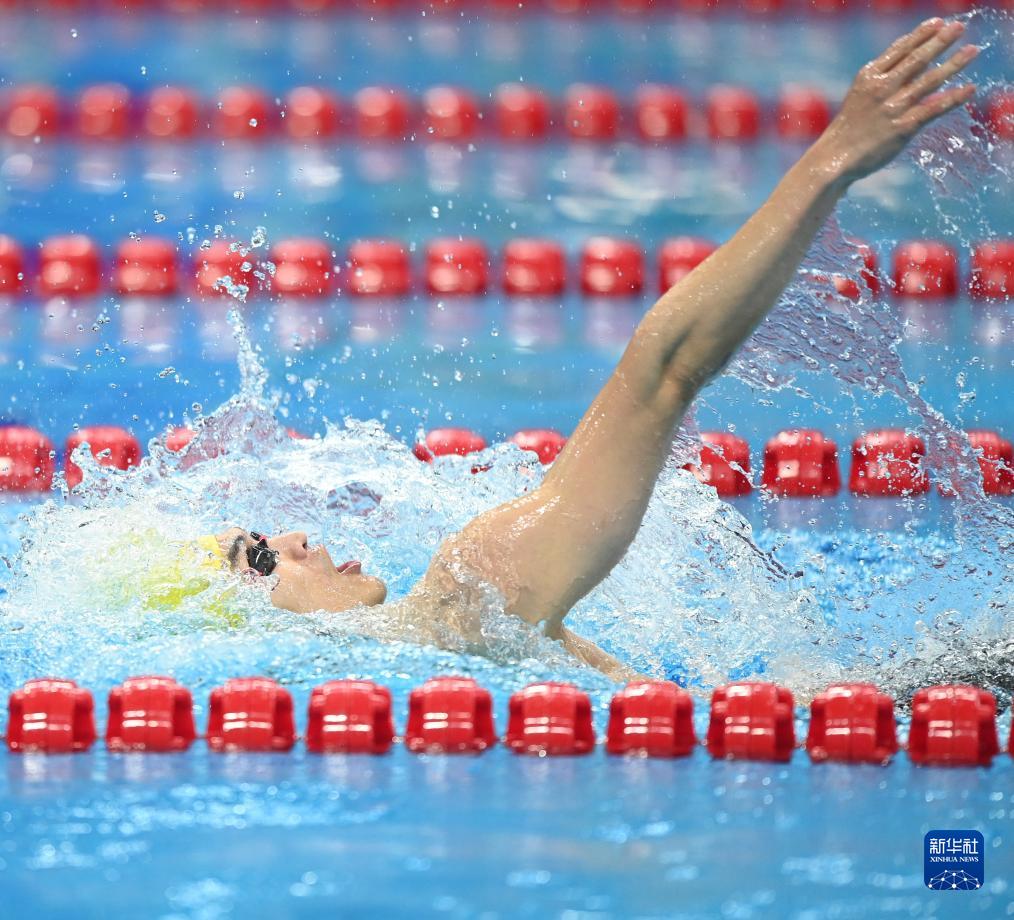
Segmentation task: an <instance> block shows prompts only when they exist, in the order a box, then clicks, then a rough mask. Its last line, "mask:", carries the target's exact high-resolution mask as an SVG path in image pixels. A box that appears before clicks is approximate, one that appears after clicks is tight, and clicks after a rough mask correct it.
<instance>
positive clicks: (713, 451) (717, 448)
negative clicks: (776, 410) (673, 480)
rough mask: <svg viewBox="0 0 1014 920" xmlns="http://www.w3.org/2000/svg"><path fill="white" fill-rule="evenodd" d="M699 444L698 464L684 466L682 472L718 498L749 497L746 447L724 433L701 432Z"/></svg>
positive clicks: (748, 452) (740, 441)
mask: <svg viewBox="0 0 1014 920" xmlns="http://www.w3.org/2000/svg"><path fill="white" fill-rule="evenodd" d="M701 442H702V443H701V458H700V461H699V463H687V464H685V465H684V467H683V469H685V470H690V472H691V473H693V474H694V475H695V476H696V477H697V479H698V481H700V482H703V483H704V484H705V485H707V486H711V487H712V488H714V490H715V491H716V492H717V493H718V494H719V495H720V496H721V497H722V498H735V497H737V496H740V495H749V494H750V492H751V491H752V490H753V486H752V485H751V484H750V480H749V478H748V477H747V475H746V474H747V473H749V472H750V445H749V444H747V443H746V441H745V440H744V439H743V438H740V437H738V436H736V435H734V434H729V433H728V432H727V431H702V432H701Z"/></svg>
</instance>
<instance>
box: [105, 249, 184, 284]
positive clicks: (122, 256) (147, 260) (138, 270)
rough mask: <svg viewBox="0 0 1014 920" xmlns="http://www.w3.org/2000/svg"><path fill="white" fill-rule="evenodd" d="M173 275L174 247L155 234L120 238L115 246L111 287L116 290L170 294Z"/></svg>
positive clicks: (174, 269)
mask: <svg viewBox="0 0 1014 920" xmlns="http://www.w3.org/2000/svg"><path fill="white" fill-rule="evenodd" d="M177 287H178V284H177V278H176V247H175V246H174V245H173V244H172V243H171V242H170V241H169V240H164V239H159V238H158V237H145V238H143V239H134V240H124V241H123V242H122V243H120V245H119V246H118V247H117V249H116V260H115V264H114V268H113V290H114V291H115V292H116V293H117V294H135V295H140V296H145V297H162V296H165V295H167V294H173V293H175V292H176V289H177Z"/></svg>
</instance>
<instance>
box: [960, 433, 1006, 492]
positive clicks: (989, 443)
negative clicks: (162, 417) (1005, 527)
mask: <svg viewBox="0 0 1014 920" xmlns="http://www.w3.org/2000/svg"><path fill="white" fill-rule="evenodd" d="M968 441H969V443H970V444H971V445H972V448H973V449H974V450H977V451H981V454H980V455H979V469H980V470H981V471H982V490H983V491H984V492H985V493H986V494H987V495H1005V496H1009V495H1014V445H1012V444H1011V442H1010V441H1008V440H1007V439H1006V438H1004V437H1001V436H1000V435H999V434H997V433H996V432H995V431H982V430H977V431H969V432H968Z"/></svg>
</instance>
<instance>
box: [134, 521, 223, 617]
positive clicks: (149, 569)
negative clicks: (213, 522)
mask: <svg viewBox="0 0 1014 920" xmlns="http://www.w3.org/2000/svg"><path fill="white" fill-rule="evenodd" d="M129 543H130V544H131V546H130V548H131V549H132V550H134V551H135V552H138V551H139V552H140V553H142V554H144V555H145V556H147V557H148V563H147V565H146V567H145V569H144V571H143V572H142V573H141V574H140V577H139V578H138V579H137V581H136V582H135V584H136V586H137V589H138V593H139V594H140V596H141V597H140V600H141V603H142V605H143V606H144V607H145V608H147V609H149V610H175V609H176V608H177V607H179V606H180V604H182V603H183V601H184V600H185V599H186V598H188V597H194V596H195V595H198V594H201V593H202V592H205V591H207V592H208V597H207V600H206V601H205V603H204V605H203V606H204V609H205V610H206V611H207V612H208V613H209V614H210V615H211V616H212V617H214V618H215V619H216V620H219V621H223V622H225V623H226V624H228V625H230V626H236V625H239V624H241V623H242V622H243V618H242V616H240V615H239V614H238V613H236V612H234V611H230V609H229V606H230V605H229V601H230V599H231V597H232V595H233V594H234V592H235V586H234V585H231V584H225V583H224V582H222V580H221V579H219V578H218V577H216V576H218V575H220V574H222V573H224V572H225V571H226V569H227V568H228V565H227V562H226V559H225V555H224V554H223V552H222V547H221V546H220V545H219V543H218V540H217V539H215V537H213V536H210V535H208V536H202V537H198V539H197V540H196V541H194V542H190V543H183V544H179V545H178V550H177V552H176V553H175V554H172V553H167V552H165V548H166V541H165V539H164V538H163V537H161V536H160V535H159V534H156V533H155V532H146V533H140V534H133V535H132V536H131V538H130V539H129ZM149 546H151V547H153V548H154V547H157V548H158V549H157V550H156V551H154V552H146V551H147V550H148V548H149ZM216 582H222V583H221V584H220V585H219V586H218V590H210V591H209V589H211V588H213V587H215V586H216Z"/></svg>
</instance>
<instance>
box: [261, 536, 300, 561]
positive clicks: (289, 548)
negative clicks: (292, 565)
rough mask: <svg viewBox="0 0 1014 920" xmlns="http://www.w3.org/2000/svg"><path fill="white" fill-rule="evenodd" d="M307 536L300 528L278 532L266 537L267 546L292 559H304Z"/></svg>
mask: <svg viewBox="0 0 1014 920" xmlns="http://www.w3.org/2000/svg"><path fill="white" fill-rule="evenodd" d="M306 541H307V537H306V534H305V533H303V532H302V531H301V530H294V531H292V532H290V533H283V534H279V535H278V536H277V537H271V538H269V539H268V546H270V547H271V548H272V549H276V550H278V551H279V552H280V553H283V554H285V555H287V556H290V557H291V558H293V559H305V558H306V556H307V542H306Z"/></svg>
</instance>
